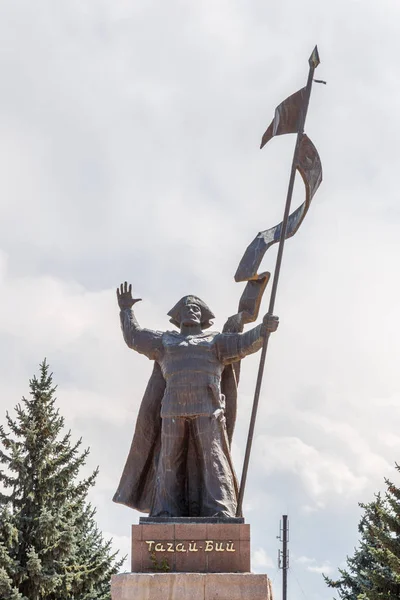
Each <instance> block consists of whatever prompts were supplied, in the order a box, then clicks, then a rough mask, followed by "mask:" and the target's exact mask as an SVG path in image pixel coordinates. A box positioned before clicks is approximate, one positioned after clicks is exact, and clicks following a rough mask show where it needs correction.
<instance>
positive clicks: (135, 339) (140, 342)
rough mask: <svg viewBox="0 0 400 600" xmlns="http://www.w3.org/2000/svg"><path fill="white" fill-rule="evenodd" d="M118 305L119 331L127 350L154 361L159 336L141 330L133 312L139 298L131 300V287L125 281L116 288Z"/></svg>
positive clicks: (159, 342)
mask: <svg viewBox="0 0 400 600" xmlns="http://www.w3.org/2000/svg"><path fill="white" fill-rule="evenodd" d="M117 299H118V305H119V307H120V309H121V312H120V319H121V329H122V334H123V336H124V340H125V342H126V344H127V345H128V346H129V348H132V350H136V351H137V352H140V354H145V355H146V356H147V357H148V358H150V359H152V360H155V359H156V358H157V355H158V352H159V351H160V349H161V336H162V334H161V333H160V332H158V331H152V330H151V329H142V328H141V327H140V326H139V323H138V322H137V320H136V317H135V314H134V312H133V305H134V304H135V303H136V302H139V301H140V300H141V298H132V285H131V284H129V285H128V283H127V282H126V281H125V283H121V285H120V287H119V288H117Z"/></svg>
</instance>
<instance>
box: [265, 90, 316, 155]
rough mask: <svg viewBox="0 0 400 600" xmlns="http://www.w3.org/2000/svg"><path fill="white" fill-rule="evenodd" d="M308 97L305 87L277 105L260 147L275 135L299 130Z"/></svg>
mask: <svg viewBox="0 0 400 600" xmlns="http://www.w3.org/2000/svg"><path fill="white" fill-rule="evenodd" d="M306 98H307V96H306V88H305V87H304V88H302V89H301V90H299V91H298V92H296V93H295V94H292V95H291V96H289V98H286V100H284V101H283V102H281V103H280V105H279V106H277V108H276V109H275V116H274V118H273V121H272V123H271V124H270V126H269V127H268V129H267V130H266V132H265V133H264V135H263V136H262V139H261V145H260V148H264V146H265V144H266V143H267V142H269V140H270V139H271V138H272V137H274V136H275V135H282V134H283V133H298V132H299V130H300V127H301V124H302V123H303V115H304V111H305V107H306Z"/></svg>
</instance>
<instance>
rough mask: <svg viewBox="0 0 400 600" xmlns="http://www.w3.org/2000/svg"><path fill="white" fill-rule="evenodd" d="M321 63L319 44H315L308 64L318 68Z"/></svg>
mask: <svg viewBox="0 0 400 600" xmlns="http://www.w3.org/2000/svg"><path fill="white" fill-rule="evenodd" d="M319 63H320V60H319V53H318V46H315V48H314V50H313V51H312V53H311V56H310V58H309V59H308V64H309V65H310V67H314V69H316V68H317V67H318V65H319Z"/></svg>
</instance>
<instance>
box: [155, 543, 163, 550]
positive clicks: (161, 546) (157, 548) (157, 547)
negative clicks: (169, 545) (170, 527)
mask: <svg viewBox="0 0 400 600" xmlns="http://www.w3.org/2000/svg"><path fill="white" fill-rule="evenodd" d="M154 550H155V551H156V552H165V548H164V546H163V545H162V544H156V545H155V548H154Z"/></svg>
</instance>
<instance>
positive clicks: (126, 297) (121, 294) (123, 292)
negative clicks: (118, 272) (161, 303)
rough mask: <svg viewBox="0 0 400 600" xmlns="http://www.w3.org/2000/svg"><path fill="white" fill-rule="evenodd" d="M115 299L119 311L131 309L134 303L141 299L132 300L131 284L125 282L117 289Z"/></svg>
mask: <svg viewBox="0 0 400 600" xmlns="http://www.w3.org/2000/svg"><path fill="white" fill-rule="evenodd" d="M117 299H118V305H119V307H120V309H121V310H124V309H125V308H132V306H133V305H134V304H135V303H136V302H140V300H141V298H132V284H131V283H130V284H129V285H128V284H127V282H126V281H125V283H121V285H120V286H119V288H117Z"/></svg>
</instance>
